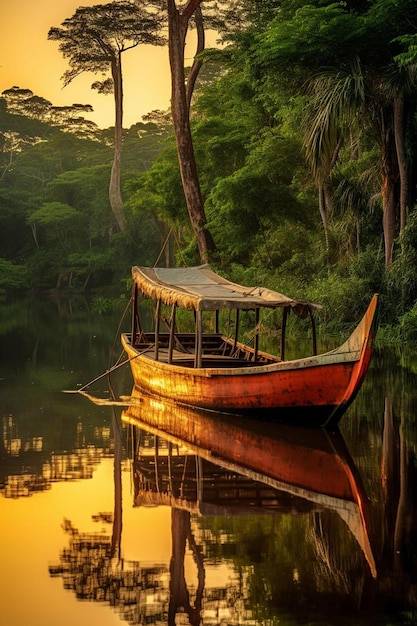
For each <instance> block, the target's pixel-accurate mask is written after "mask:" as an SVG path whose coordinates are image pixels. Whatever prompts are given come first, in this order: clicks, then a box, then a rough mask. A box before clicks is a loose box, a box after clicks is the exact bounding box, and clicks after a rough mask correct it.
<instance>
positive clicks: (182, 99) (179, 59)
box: [168, 0, 215, 263]
mask: <svg viewBox="0 0 417 626" xmlns="http://www.w3.org/2000/svg"><path fill="white" fill-rule="evenodd" d="M200 2H201V0H190V1H189V2H188V4H187V5H186V6H185V7H184V8H183V9H182V12H180V11H179V10H178V9H177V7H176V4H175V0H168V31H169V44H168V49H169V61H170V66H171V110H172V121H173V126H174V133H175V139H176V144H177V152H178V161H179V166H180V173H181V180H182V186H183V190H184V196H185V201H186V204H187V209H188V214H189V217H190V221H191V226H192V228H193V231H194V235H195V237H196V240H197V245H198V250H199V254H200V259H201V261H202V262H203V263H205V262H207V261H208V260H209V256H210V253H211V252H213V251H214V250H215V245H214V241H213V238H212V236H211V234H210V232H209V230H208V229H207V219H206V214H205V210H204V203H203V198H202V195H201V189H200V183H199V178H198V172H197V165H196V160H195V153H194V146H193V140H192V135H191V126H190V107H189V103H190V101H191V94H190V92H189V93H188V94H187V85H186V81H185V70H184V49H185V37H186V35H187V31H188V23H189V20H190V18H191V15H192V14H193V12H194V11H195V10H196V9H198V7H199V5H200ZM201 27H202V24H200V27H199V28H200V29H201ZM199 42H200V43H201V31H200V37H199ZM195 72H196V68H195V69H194V70H193V80H194V81H195V77H196V73H195Z"/></svg>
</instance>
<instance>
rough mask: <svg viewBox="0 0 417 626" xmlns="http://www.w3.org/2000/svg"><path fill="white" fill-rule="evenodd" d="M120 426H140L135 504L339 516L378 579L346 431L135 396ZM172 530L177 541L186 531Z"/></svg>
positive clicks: (136, 438)
mask: <svg viewBox="0 0 417 626" xmlns="http://www.w3.org/2000/svg"><path fill="white" fill-rule="evenodd" d="M122 420H123V421H124V422H125V423H129V424H131V425H133V426H134V427H136V428H134V429H133V437H134V439H133V441H134V450H135V453H134V486H135V504H136V505H138V506H139V505H144V504H148V505H149V504H154V505H156V504H165V505H170V506H171V507H172V509H173V511H175V510H178V511H181V510H182V511H188V512H193V513H199V514H201V515H219V514H223V515H225V514H226V515H231V514H236V513H242V512H243V513H248V512H251V513H257V512H263V513H271V512H272V513H274V512H275V513H292V514H294V513H307V512H311V511H325V510H330V511H335V512H336V513H337V514H338V515H339V516H340V517H341V518H342V520H343V521H344V522H345V523H346V524H347V526H348V528H349V530H350V531H351V533H352V534H353V536H354V537H355V539H356V541H357V543H358V544H359V546H360V548H361V550H362V552H363V555H364V558H365V559H366V561H367V563H368V565H369V569H370V572H371V574H372V576H373V577H375V576H376V567H375V561H374V557H373V554H372V549H371V544H370V540H369V535H368V529H369V523H370V520H369V504H368V498H367V496H366V494H365V492H364V489H363V486H362V481H361V478H360V476H359V473H358V471H357V469H356V467H355V465H354V463H353V460H352V458H351V457H350V454H349V452H348V450H347V447H346V445H345V442H344V440H343V437H342V435H341V433H340V432H338V431H336V432H327V431H326V430H323V429H308V428H298V427H291V426H288V425H283V424H277V423H271V422H267V423H266V422H262V421H257V420H252V419H249V418H246V417H245V418H241V417H237V416H234V417H233V418H231V417H230V416H226V415H223V414H222V415H219V414H213V413H210V412H205V411H204V412H203V411H195V410H191V409H189V408H184V407H179V406H178V405H177V404H175V403H168V402H166V401H165V400H164V401H161V400H160V399H156V398H155V397H150V396H146V395H143V394H142V393H140V392H138V391H137V390H134V391H133V393H132V398H131V406H129V407H128V409H126V410H125V411H123V413H122ZM150 434H151V435H153V436H154V438H153V439H150ZM175 519H176V518H175V514H173V522H174V521H175ZM172 532H173V540H174V543H175V537H177V539H178V538H179V537H180V536H181V532H180V531H179V530H178V529H175V528H174V525H173V530H172ZM184 533H185V531H183V534H182V537H183V539H182V541H183V542H184V541H185V539H184V536H185V535H184ZM173 550H174V551H173V555H175V554H176V549H175V545H174V546H173ZM181 550H182V554H183V553H184V546H183V547H182V549H181ZM177 556H178V553H177ZM173 562H175V558H174V559H173ZM174 596H175V594H174ZM179 606H184V602H183V598H182V604H181V602H180V601H179Z"/></svg>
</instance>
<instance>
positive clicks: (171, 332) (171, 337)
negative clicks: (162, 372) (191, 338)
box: [168, 302, 177, 363]
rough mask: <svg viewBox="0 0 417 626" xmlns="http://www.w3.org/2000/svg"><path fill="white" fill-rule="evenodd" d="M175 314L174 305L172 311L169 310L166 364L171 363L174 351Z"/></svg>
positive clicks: (175, 307)
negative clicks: (169, 325)
mask: <svg viewBox="0 0 417 626" xmlns="http://www.w3.org/2000/svg"><path fill="white" fill-rule="evenodd" d="M176 312H177V305H176V304H175V302H174V304H173V305H172V309H171V320H170V324H171V327H170V329H169V344H168V363H172V353H173V350H174V339H175V336H174V335H175V314H176Z"/></svg>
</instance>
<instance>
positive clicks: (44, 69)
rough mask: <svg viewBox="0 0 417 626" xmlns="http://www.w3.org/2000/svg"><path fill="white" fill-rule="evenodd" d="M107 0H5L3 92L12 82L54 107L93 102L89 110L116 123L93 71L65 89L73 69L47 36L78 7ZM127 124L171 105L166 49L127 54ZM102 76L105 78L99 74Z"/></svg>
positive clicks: (102, 122) (0, 43)
mask: <svg viewBox="0 0 417 626" xmlns="http://www.w3.org/2000/svg"><path fill="white" fill-rule="evenodd" d="M105 1H106V0H102V1H101V2H100V0H13V1H11V0H0V93H1V92H3V91H4V90H5V89H9V88H10V87H13V86H18V87H21V88H22V89H30V90H31V91H33V93H34V94H35V95H37V96H41V97H43V98H46V99H47V100H49V101H50V102H52V104H53V105H54V106H64V105H71V104H74V103H80V104H91V105H92V106H93V108H94V113H92V114H85V117H86V118H88V119H91V120H93V121H94V122H96V124H98V125H99V126H100V127H102V128H106V127H108V126H112V125H113V124H114V106H113V97H112V96H111V95H108V96H103V95H99V94H98V93H97V92H95V91H93V90H92V89H91V88H90V86H91V83H92V82H93V81H94V80H96V77H95V76H94V74H91V73H88V74H83V75H81V76H79V77H78V78H76V79H75V80H74V81H73V82H72V83H71V84H70V85H69V86H68V87H65V88H63V86H62V80H61V76H62V74H63V73H64V71H65V70H66V69H68V65H67V62H66V61H65V59H63V57H62V55H61V53H60V52H59V50H58V43H57V42H54V41H48V31H49V29H50V27H51V26H60V25H61V23H62V22H63V21H64V20H65V19H66V18H67V17H71V16H72V15H73V14H74V13H75V11H76V9H77V8H78V7H79V6H92V5H94V4H101V3H102V4H105ZM123 74H124V123H123V126H124V127H126V128H129V127H130V126H131V125H132V124H135V123H136V122H139V121H141V117H142V115H144V114H146V113H148V112H149V111H152V110H153V109H162V110H166V109H168V108H169V99H170V72H169V62H168V52H167V49H166V48H160V47H154V46H139V47H138V48H136V49H134V50H130V51H127V52H126V53H124V55H123ZM97 78H100V77H97Z"/></svg>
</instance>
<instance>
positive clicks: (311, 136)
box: [304, 57, 417, 267]
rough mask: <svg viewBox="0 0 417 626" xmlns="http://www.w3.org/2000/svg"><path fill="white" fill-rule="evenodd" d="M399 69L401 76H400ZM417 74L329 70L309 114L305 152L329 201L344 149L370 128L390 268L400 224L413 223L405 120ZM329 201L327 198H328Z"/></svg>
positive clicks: (314, 91)
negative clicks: (329, 189) (377, 161)
mask: <svg viewBox="0 0 417 626" xmlns="http://www.w3.org/2000/svg"><path fill="white" fill-rule="evenodd" d="M394 69H396V71H394ZM416 84H417V73H416V72H413V71H411V69H409V71H408V72H402V71H400V70H398V68H394V67H393V66H392V65H391V66H390V67H389V68H388V69H387V68H386V67H373V68H370V67H367V68H364V66H363V63H362V62H361V59H360V58H359V57H355V58H354V59H353V60H352V61H351V63H350V64H349V66H348V67H347V69H345V70H341V69H334V70H327V71H326V72H323V73H321V74H319V75H316V76H315V77H314V78H313V79H312V80H311V81H310V83H309V93H310V95H311V97H310V101H309V104H308V106H307V107H306V109H305V114H304V129H305V133H304V147H305V151H306V155H307V159H308V161H309V163H310V166H311V170H312V173H313V177H314V180H315V181H316V184H317V186H318V189H319V195H321V196H323V189H325V188H326V185H327V186H329V185H330V177H331V173H332V170H333V168H334V165H335V163H336V161H337V158H338V156H339V151H340V148H341V145H342V144H343V142H344V141H346V139H347V138H348V137H349V136H351V135H352V133H355V132H356V134H357V135H359V133H360V131H363V130H367V131H369V130H370V129H371V130H372V132H373V133H374V136H375V138H376V141H377V144H378V146H379V152H380V171H381V183H380V188H381V197H382V209H383V220H382V223H383V234H384V248H385V265H386V267H389V266H390V265H391V263H392V259H393V248H394V241H395V237H396V234H397V223H399V224H400V232H401V231H402V229H403V228H404V227H405V225H406V223H407V214H408V205H409V187H410V186H409V179H410V171H409V168H408V164H407V160H406V156H405V154H406V151H405V141H406V137H405V132H404V128H405V120H406V119H407V116H409V115H410V106H408V107H406V102H407V100H408V103H409V104H411V103H410V102H409V101H410V94H412V92H413V89H415V86H416ZM325 200H326V199H325ZM325 200H322V202H321V203H320V212H321V215H322V221H323V225H324V227H325V230H326V229H327V223H328V218H329V211H330V207H331V204H329V202H328V201H327V202H326V201H325Z"/></svg>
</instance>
